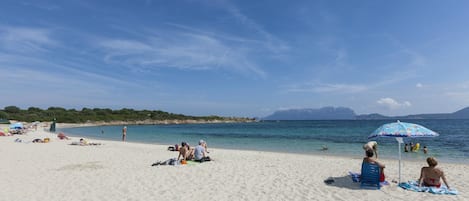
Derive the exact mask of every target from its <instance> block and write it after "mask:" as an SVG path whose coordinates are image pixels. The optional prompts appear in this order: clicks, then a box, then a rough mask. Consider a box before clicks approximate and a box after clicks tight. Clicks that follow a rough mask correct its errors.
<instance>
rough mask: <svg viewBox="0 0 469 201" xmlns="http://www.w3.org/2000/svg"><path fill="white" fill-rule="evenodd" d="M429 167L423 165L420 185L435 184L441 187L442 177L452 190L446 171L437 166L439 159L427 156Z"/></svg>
mask: <svg viewBox="0 0 469 201" xmlns="http://www.w3.org/2000/svg"><path fill="white" fill-rule="evenodd" d="M427 163H428V167H422V169H421V170H420V178H419V180H418V183H419V186H422V185H424V186H435V187H437V188H440V186H441V181H440V178H441V179H443V182H445V185H446V187H448V189H450V190H451V188H450V187H449V185H448V182H447V181H446V177H445V173H444V172H443V170H441V169H440V168H437V167H436V166H437V165H438V161H437V160H436V159H435V158H434V157H428V158H427Z"/></svg>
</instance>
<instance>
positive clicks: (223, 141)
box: [59, 120, 469, 163]
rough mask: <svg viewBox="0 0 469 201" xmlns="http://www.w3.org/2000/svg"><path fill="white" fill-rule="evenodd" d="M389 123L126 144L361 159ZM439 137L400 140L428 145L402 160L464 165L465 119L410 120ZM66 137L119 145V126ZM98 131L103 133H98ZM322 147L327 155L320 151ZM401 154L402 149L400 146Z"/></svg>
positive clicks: (201, 131)
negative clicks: (367, 145) (375, 135)
mask: <svg viewBox="0 0 469 201" xmlns="http://www.w3.org/2000/svg"><path fill="white" fill-rule="evenodd" d="M390 122H393V121H392V120H386V121H383V120H351V121H337V120H335V121H265V122H254V123H224V124H179V125H128V126H127V128H128V129H127V141H130V142H140V143H149V144H163V145H174V144H176V143H180V142H181V141H186V142H188V143H189V144H191V145H195V144H196V143H197V142H198V140H199V139H204V140H205V141H207V142H208V145H209V148H210V147H215V148H225V149H246V150H261V151H275V152H287V153H302V154H330V155H346V156H352V157H362V156H363V150H362V145H363V144H364V143H366V142H367V141H368V139H367V137H368V135H369V134H370V133H371V132H373V131H374V130H375V129H376V128H378V127H379V126H380V125H382V124H384V123H390ZM406 122H410V123H417V124H420V125H423V126H425V127H427V128H429V129H431V130H434V131H436V132H438V133H439V134H440V136H438V137H434V138H404V141H405V142H406V143H408V142H413V143H414V144H415V143H420V145H421V148H422V147H423V146H427V147H428V149H429V153H428V154H427V155H425V154H424V153H422V152H421V151H420V152H418V153H404V152H403V154H402V158H403V159H405V160H406V159H407V160H424V159H425V158H426V157H427V156H436V157H438V159H439V160H443V161H449V162H459V163H469V161H468V158H469V146H468V145H469V120H409V121H406ZM59 131H63V132H65V133H67V134H68V135H72V136H73V135H75V136H83V137H89V138H95V139H104V140H116V141H119V140H121V137H122V136H121V135H122V134H121V132H122V126H96V127H82V128H67V129H60V128H59ZM102 132H103V133H102ZM374 140H376V141H378V144H379V155H380V157H385V158H394V159H397V158H398V144H397V141H396V140H395V139H394V138H376V139H374ZM324 145H325V146H327V147H328V148H329V149H328V150H327V151H323V150H322V146H324ZM402 149H403V145H402Z"/></svg>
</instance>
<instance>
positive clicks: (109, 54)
mask: <svg viewBox="0 0 469 201" xmlns="http://www.w3.org/2000/svg"><path fill="white" fill-rule="evenodd" d="M97 44H98V46H99V48H101V50H103V53H104V55H105V56H104V58H105V61H106V62H108V63H112V64H117V65H124V66H127V67H129V68H138V69H140V70H142V71H144V70H148V69H154V68H164V67H169V68H179V69H191V70H209V69H210V70H211V69H225V70H233V71H238V72H242V73H245V74H252V73H254V74H255V75H257V76H259V77H265V76H266V73H265V72H264V71H263V70H262V69H261V68H260V67H259V66H258V65H257V64H256V62H255V59H254V58H252V57H251V56H250V54H249V53H250V51H251V50H250V49H249V48H243V47H240V46H237V45H235V44H232V42H230V41H226V40H221V39H219V38H216V37H212V36H210V35H205V34H200V33H188V32H178V31H168V30H165V31H157V33H149V34H148V35H147V36H146V37H143V38H138V39H112V38H103V39H100V42H98V43H97Z"/></svg>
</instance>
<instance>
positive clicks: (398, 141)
mask: <svg viewBox="0 0 469 201" xmlns="http://www.w3.org/2000/svg"><path fill="white" fill-rule="evenodd" d="M396 140H397V144H398V145H399V146H398V147H399V150H398V152H399V183H401V144H402V143H404V141H403V140H402V137H396Z"/></svg>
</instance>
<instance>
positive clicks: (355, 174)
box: [348, 171, 389, 186]
mask: <svg viewBox="0 0 469 201" xmlns="http://www.w3.org/2000/svg"><path fill="white" fill-rule="evenodd" d="M348 174H349V175H350V177H352V181H353V182H355V183H356V182H360V176H361V174H360V173H358V172H352V171H349V172H348ZM379 185H380V186H386V185H389V182H388V181H383V182H379Z"/></svg>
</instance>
